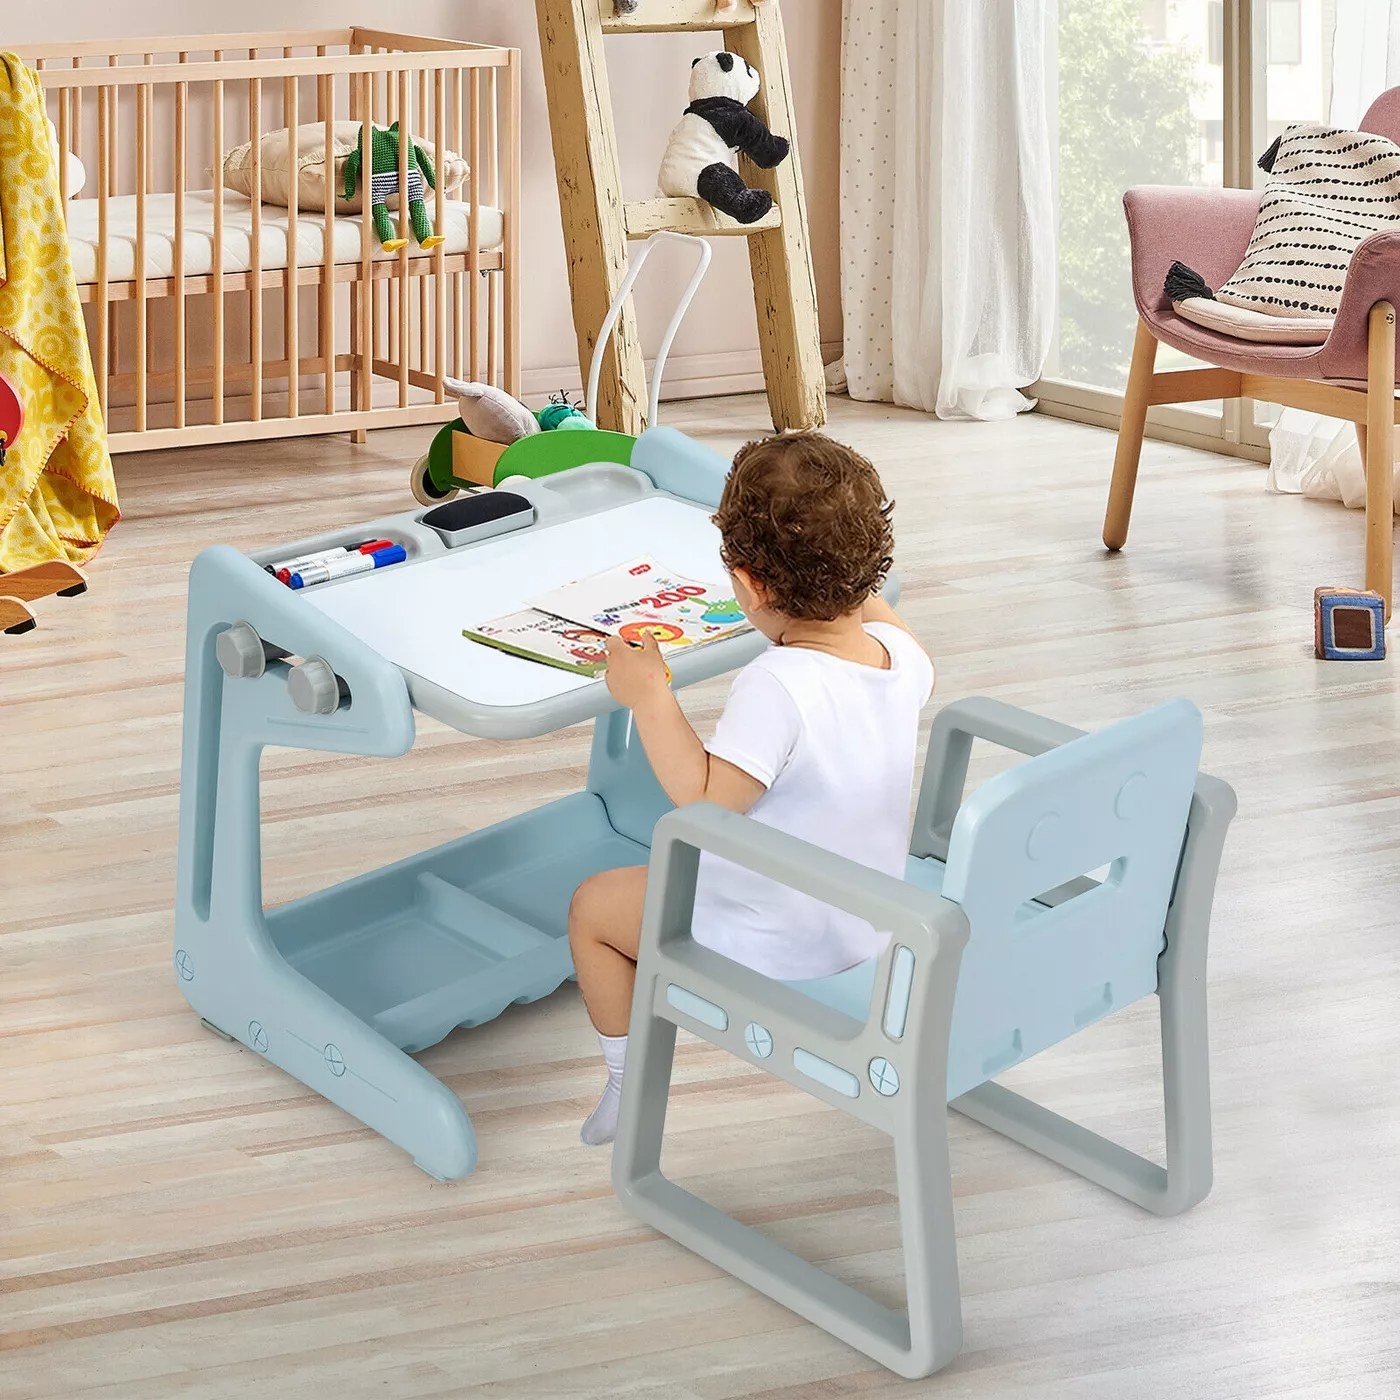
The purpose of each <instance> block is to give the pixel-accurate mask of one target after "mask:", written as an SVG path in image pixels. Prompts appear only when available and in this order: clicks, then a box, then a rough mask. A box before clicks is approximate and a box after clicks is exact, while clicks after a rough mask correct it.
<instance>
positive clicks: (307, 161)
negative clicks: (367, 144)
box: [224, 122, 467, 214]
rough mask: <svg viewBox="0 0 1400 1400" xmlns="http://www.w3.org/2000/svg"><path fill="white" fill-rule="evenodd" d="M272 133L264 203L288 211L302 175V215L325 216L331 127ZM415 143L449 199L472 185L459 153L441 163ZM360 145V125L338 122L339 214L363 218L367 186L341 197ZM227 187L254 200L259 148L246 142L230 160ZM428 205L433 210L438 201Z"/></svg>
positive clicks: (334, 141)
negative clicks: (328, 131)
mask: <svg viewBox="0 0 1400 1400" xmlns="http://www.w3.org/2000/svg"><path fill="white" fill-rule="evenodd" d="M288 135H289V133H288V131H287V128H286V127H283V128H282V130H281V131H270V132H268V134H267V135H266V136H264V137H263V138H262V140H261V141H260V142H259V145H260V147H261V150H262V157H261V165H262V172H261V173H262V202H263V203H264V204H276V205H280V206H282V207H283V208H286V207H288V206H289V205H290V203H291V187H292V180H291V178H290V177H289V171H290V170H291V169H292V168H293V167H294V168H295V171H296V191H297V193H296V201H297V208H298V209H310V210H320V211H324V210H325V207H326V124H325V123H324V122H307V123H306V124H305V125H304V126H299V127H297V129H296V130H295V131H294V132H291V133H290V135H291V138H292V140H291V141H290V142H289V141H288V139H287V138H288ZM415 140H416V141H417V142H418V144H419V145H420V146H422V147H423V149H424V150H425V151H427V153H428V158H429V159H430V160H431V161H432V163H433V170H434V172H435V173H436V175H437V178H438V180H439V182H440V183H441V185H442V192H443V194H445V195H448V194H451V193H452V192H453V191H454V190H458V189H460V188H461V187H462V185H463V184H465V183H466V179H467V162H466V161H464V160H463V159H462V157H461V156H459V155H458V154H457V153H456V152H455V151H447V152H446V153H445V155H444V156H443V157H442V158H441V159H439V157H438V152H437V148H436V147H435V146H433V145H432V144H431V143H430V142H428V141H424V140H423V139H422V137H416V138H415ZM359 144H360V124H359V122H335V123H334V124H333V125H332V127H331V149H332V166H331V169H332V178H333V182H334V185H333V187H334V189H335V194H336V200H335V211H336V213H337V214H358V213H359V212H360V211H361V209H362V208H363V203H362V195H363V191H364V183H363V181H359V182H357V183H356V187H355V195H354V198H352V199H345V198H343V197H342V196H341V194H340V191H341V190H342V189H344V187H345V186H344V181H345V162H346V160H347V159H348V158H349V155H350V153H351V151H353V150H354V149H355V148H356V147H357V146H358V145H359ZM224 184H225V185H227V186H228V188H229V189H231V190H236V191H237V192H238V193H239V194H246V195H248V196H249V197H251V196H252V193H253V143H252V142H251V141H249V142H246V143H245V144H244V145H242V146H239V147H238V148H237V149H236V150H232V151H230V152H229V153H228V155H226V156H225V157H224ZM428 203H429V205H430V206H431V204H432V196H431V194H429V196H428ZM388 204H389V208H391V209H396V208H398V197H397V196H394V197H393V198H391V199H390V200H389V201H388Z"/></svg>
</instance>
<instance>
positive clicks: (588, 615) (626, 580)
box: [531, 556, 752, 650]
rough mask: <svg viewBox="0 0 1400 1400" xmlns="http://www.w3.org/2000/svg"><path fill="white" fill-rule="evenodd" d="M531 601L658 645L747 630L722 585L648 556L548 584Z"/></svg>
mask: <svg viewBox="0 0 1400 1400" xmlns="http://www.w3.org/2000/svg"><path fill="white" fill-rule="evenodd" d="M531 605H532V606H533V607H534V608H536V609H537V610H538V611H540V612H544V613H551V614H553V615H554V616H556V617H563V618H567V619H568V620H569V621H570V622H575V623H578V624H580V625H581V626H586V627H592V628H596V629H597V630H598V631H600V632H607V633H610V634H611V635H613V636H616V637H621V638H622V640H623V641H625V642H639V641H641V640H642V639H643V638H644V637H648V636H651V637H655V638H656V640H657V642H659V643H660V644H661V647H662V648H663V650H664V649H666V648H672V649H674V648H678V647H689V646H700V645H703V644H704V643H706V642H716V641H719V640H720V638H722V637H732V636H734V635H735V634H736V633H739V632H748V631H751V630H752V628H751V626H750V624H749V622H748V619H747V618H745V616H744V614H743V613H742V612H741V611H740V610H739V605H738V603H737V602H735V600H734V597H733V595H732V593H730V591H729V589H728V587H727V585H725V584H718V583H706V582H703V581H701V580H699V579H692V578H686V577H684V576H683V575H681V574H677V573H675V572H674V571H671V570H668V569H665V568H663V567H662V566H661V565H660V564H658V563H657V561H656V560H655V559H653V558H651V557H650V556H644V557H642V558H640V559H634V560H633V561H632V562H631V563H629V564H619V565H617V566H616V567H615V568H611V569H604V570H603V571H602V572H601V573H598V574H593V575H591V576H590V577H588V578H583V579H578V580H576V581H575V582H573V583H569V584H565V585H564V587H563V588H555V589H551V590H550V591H549V592H548V593H543V594H540V595H539V596H538V597H536V598H533V599H531Z"/></svg>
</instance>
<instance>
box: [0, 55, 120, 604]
mask: <svg viewBox="0 0 1400 1400" xmlns="http://www.w3.org/2000/svg"><path fill="white" fill-rule="evenodd" d="M0 374H4V376H5V377H6V378H7V379H8V380H9V381H10V383H11V384H13V385H14V387H15V388H16V389H17V390H18V392H19V396H20V399H21V401H22V402H23V404H24V413H25V422H24V429H23V431H22V432H21V433H20V435H19V439H18V441H16V442H15V443H14V444H13V445H12V446H10V447H9V449H8V450H7V452H6V455H5V465H4V466H3V467H0V574H5V573H11V572H13V571H14V570H16V569H22V568H24V567H26V566H27V565H29V564H39V563H43V562H45V561H47V560H50V559H66V560H68V561H69V563H73V564H81V563H82V562H83V561H84V560H85V559H89V558H91V557H92V555H93V554H95V553H96V552H97V550H98V549H99V548H100V547H101V545H102V541H103V538H104V537H105V536H106V534H107V531H108V530H110V529H111V528H112V526H113V525H115V524H116V522H117V521H118V520H119V519H120V518H121V512H120V510H119V509H118V507H117V485H116V481H115V480H114V478H113V476H112V459H111V457H110V456H108V454H107V438H106V434H105V433H104V431H103V427H102V414H101V411H100V410H99V408H98V401H97V385H96V384H95V382H94V381H93V376H92V359H91V357H90V355H89V353H88V343H87V332H86V330H85V328H84V326H83V311H82V306H81V304H80V302H79V301H78V289H77V286H76V285H75V284H74V281H73V265H72V262H71V260H70V258H69V255H68V238H67V234H66V233H65V231H64V220H63V204H62V201H61V198H60V196H59V188H58V170H57V168H56V166H55V162H54V151H53V146H52V144H51V140H50V137H49V130H48V124H47V122H46V121H45V115H44V99H43V94H42V92H41V90H40V87H39V75H38V74H37V73H35V72H33V71H32V70H31V69H28V68H26V67H25V66H24V64H22V63H21V62H20V61H19V59H18V58H16V57H15V56H14V54H8V53H5V54H0ZM3 592H4V588H3V585H0V593H3Z"/></svg>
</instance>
